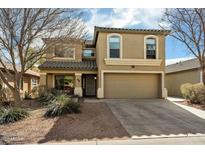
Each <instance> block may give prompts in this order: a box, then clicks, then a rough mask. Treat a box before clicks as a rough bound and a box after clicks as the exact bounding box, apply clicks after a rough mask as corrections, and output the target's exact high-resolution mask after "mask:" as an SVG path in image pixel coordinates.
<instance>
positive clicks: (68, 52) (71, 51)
mask: <svg viewBox="0 0 205 154" xmlns="http://www.w3.org/2000/svg"><path fill="white" fill-rule="evenodd" d="M55 57H59V58H68V59H75V48H64V49H62V50H55Z"/></svg>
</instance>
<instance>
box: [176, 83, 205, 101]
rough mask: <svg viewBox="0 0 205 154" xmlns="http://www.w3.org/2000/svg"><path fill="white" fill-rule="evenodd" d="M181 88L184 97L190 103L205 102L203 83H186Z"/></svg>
mask: <svg viewBox="0 0 205 154" xmlns="http://www.w3.org/2000/svg"><path fill="white" fill-rule="evenodd" d="M180 89H181V93H182V95H183V97H184V98H185V99H186V100H188V101H189V102H190V103H205V86H204V85H203V84H202V83H197V84H190V83H185V84H183V85H181V87H180Z"/></svg>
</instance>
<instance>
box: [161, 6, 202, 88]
mask: <svg viewBox="0 0 205 154" xmlns="http://www.w3.org/2000/svg"><path fill="white" fill-rule="evenodd" d="M162 20H163V21H164V23H165V24H164V26H162V25H161V27H162V28H171V30H172V32H171V33H170V35H171V36H173V37H174V38H176V39H177V40H179V41H181V42H182V43H183V44H185V46H186V47H187V48H188V51H189V52H190V53H192V54H193V55H194V56H195V57H196V58H197V59H198V60H199V64H200V68H201V71H202V72H203V84H205V57H204V56H205V47H204V46H205V35H204V33H205V9H203V8H199V9H193V8H180V9H166V11H165V14H164V17H163V19H162ZM165 25H166V26H165Z"/></svg>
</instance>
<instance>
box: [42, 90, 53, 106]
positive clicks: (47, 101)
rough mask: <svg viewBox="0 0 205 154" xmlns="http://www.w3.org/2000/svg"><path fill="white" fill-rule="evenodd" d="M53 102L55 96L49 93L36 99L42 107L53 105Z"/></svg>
mask: <svg viewBox="0 0 205 154" xmlns="http://www.w3.org/2000/svg"><path fill="white" fill-rule="evenodd" d="M54 100H55V96H54V95H53V94H51V93H48V94H47V95H45V96H41V97H40V98H38V101H39V102H40V103H41V104H42V105H44V106H47V105H49V104H51V103H53V101H54Z"/></svg>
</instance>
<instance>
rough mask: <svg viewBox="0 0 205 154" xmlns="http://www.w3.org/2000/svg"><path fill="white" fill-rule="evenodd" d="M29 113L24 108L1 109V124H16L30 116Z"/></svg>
mask: <svg viewBox="0 0 205 154" xmlns="http://www.w3.org/2000/svg"><path fill="white" fill-rule="evenodd" d="M28 115H29V114H28V112H27V111H26V110H24V109H22V108H17V107H9V108H1V109H0V124H5V123H10V122H16V121H19V120H21V119H24V118H26V117H27V116H28Z"/></svg>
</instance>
